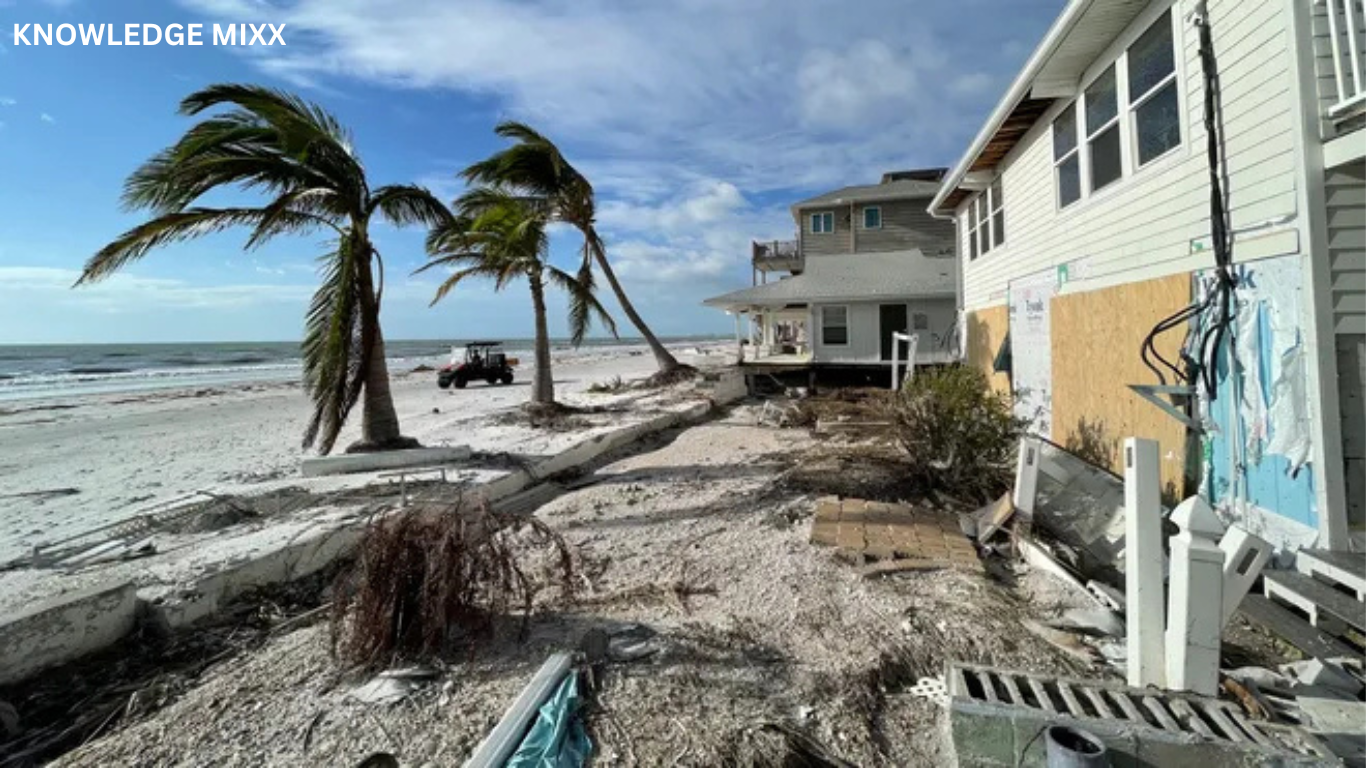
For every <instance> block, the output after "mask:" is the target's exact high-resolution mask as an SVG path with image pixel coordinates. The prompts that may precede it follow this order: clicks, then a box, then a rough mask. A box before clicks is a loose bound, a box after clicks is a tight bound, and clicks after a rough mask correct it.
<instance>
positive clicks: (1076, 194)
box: [1053, 105, 1081, 208]
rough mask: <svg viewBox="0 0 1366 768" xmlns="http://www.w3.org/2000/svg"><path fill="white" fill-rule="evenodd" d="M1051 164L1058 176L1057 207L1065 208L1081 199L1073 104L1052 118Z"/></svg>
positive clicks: (1075, 116)
mask: <svg viewBox="0 0 1366 768" xmlns="http://www.w3.org/2000/svg"><path fill="white" fill-rule="evenodd" d="M1053 166H1054V168H1055V171H1054V172H1055V173H1056V174H1057V177H1058V207H1059V208H1066V207H1067V206H1069V205H1071V204H1072V203H1075V202H1077V200H1079V199H1081V153H1080V152H1079V151H1078V149H1077V110H1076V109H1075V107H1074V106H1073V105H1068V107H1067V109H1064V110H1063V111H1062V114H1060V115H1058V116H1057V118H1056V119H1054V120H1053Z"/></svg>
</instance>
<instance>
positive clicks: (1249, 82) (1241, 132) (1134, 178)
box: [958, 0, 1298, 309]
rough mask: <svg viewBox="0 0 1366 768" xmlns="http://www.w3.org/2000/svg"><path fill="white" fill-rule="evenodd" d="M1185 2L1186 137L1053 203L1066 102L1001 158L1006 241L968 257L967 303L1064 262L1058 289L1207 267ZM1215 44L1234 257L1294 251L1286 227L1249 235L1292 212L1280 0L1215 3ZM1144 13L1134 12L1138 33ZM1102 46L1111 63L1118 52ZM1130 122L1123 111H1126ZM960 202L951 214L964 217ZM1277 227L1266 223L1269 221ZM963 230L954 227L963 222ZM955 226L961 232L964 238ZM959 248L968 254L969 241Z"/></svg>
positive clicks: (1199, 91) (1181, 40)
mask: <svg viewBox="0 0 1366 768" xmlns="http://www.w3.org/2000/svg"><path fill="white" fill-rule="evenodd" d="M1190 5H1191V2H1189V1H1188V0H1182V2H1179V3H1177V4H1176V5H1175V6H1174V7H1173V9H1172V14H1173V16H1174V17H1175V18H1176V19H1177V30H1178V32H1177V34H1178V37H1177V38H1176V45H1177V47H1178V49H1179V50H1180V51H1183V55H1180V56H1178V68H1179V69H1178V78H1180V82H1182V83H1183V98H1184V104H1183V107H1184V114H1185V116H1186V119H1185V124H1184V125H1183V137H1182V145H1181V147H1179V148H1178V149H1176V150H1175V151H1174V152H1173V153H1171V154H1169V155H1168V156H1166V157H1164V158H1162V159H1160V160H1158V161H1156V162H1154V163H1152V164H1150V166H1149V167H1146V168H1143V169H1140V170H1138V171H1134V170H1133V169H1127V174H1126V176H1125V177H1124V179H1123V180H1122V181H1121V182H1119V183H1117V184H1115V185H1114V186H1112V187H1111V188H1109V189H1106V190H1103V191H1101V192H1100V193H1098V194H1096V195H1094V196H1090V197H1085V198H1083V199H1082V200H1081V201H1079V202H1077V203H1074V204H1073V205H1071V206H1069V207H1068V208H1067V209H1066V210H1063V211H1058V210H1057V209H1056V205H1055V199H1056V196H1055V189H1054V181H1053V154H1052V133H1051V131H1050V125H1051V123H1052V119H1053V117H1054V116H1055V115H1056V114H1057V111H1058V110H1060V109H1061V108H1062V107H1063V106H1064V103H1063V100H1059V103H1058V104H1056V105H1054V107H1053V109H1052V110H1051V111H1050V112H1049V113H1048V114H1046V115H1045V116H1044V117H1043V119H1041V120H1040V121H1039V123H1038V124H1036V125H1035V126H1034V128H1033V129H1032V130H1031V131H1030V133H1029V134H1028V135H1026V137H1025V138H1024V139H1023V140H1022V142H1021V143H1020V145H1019V146H1017V147H1016V148H1015V150H1014V151H1013V152H1012V153H1011V154H1010V155H1009V156H1007V158H1006V160H1005V161H1004V162H1003V163H1002V168H1001V170H1002V172H1003V174H1004V178H1003V185H1004V196H1005V201H1006V206H1005V217H1006V233H1007V237H1006V242H1005V244H1004V245H1002V246H1000V247H998V248H996V249H994V250H992V251H991V252H990V253H987V254H985V255H983V256H979V257H978V258H977V259H976V260H975V261H971V262H969V261H968V260H967V259H966V258H965V259H964V265H965V266H964V304H965V306H966V307H967V308H968V309H976V308H980V307H984V306H990V305H997V304H1001V303H1003V302H1004V301H1005V296H1006V289H1007V287H1008V284H1009V282H1010V280H1012V279H1014V278H1018V277H1021V276H1024V275H1028V274H1031V273H1035V272H1039V271H1041V270H1045V269H1050V268H1056V267H1057V266H1058V265H1061V264H1068V265H1069V271H1070V276H1071V280H1072V282H1070V283H1069V284H1068V285H1066V286H1065V287H1064V288H1063V290H1064V292H1067V291H1073V290H1084V289H1086V288H1088V287H1102V286H1104V285H1110V284H1114V283H1116V282H1131V281H1139V280H1147V279H1151V278H1155V277H1161V276H1164V275H1169V274H1173V273H1178V272H1187V271H1191V270H1193V269H1197V268H1201V267H1207V266H1210V265H1211V264H1212V257H1211V255H1210V253H1209V252H1208V251H1206V252H1204V253H1192V246H1191V242H1192V241H1193V240H1197V239H1201V238H1206V239H1207V238H1208V236H1209V231H1210V226H1209V176H1208V173H1209V171H1208V165H1207V160H1206V155H1205V130H1204V125H1203V120H1202V113H1203V105H1204V101H1203V100H1204V88H1203V82H1202V76H1201V72H1200V60H1199V54H1198V39H1197V35H1196V34H1195V31H1194V30H1193V29H1191V28H1190V26H1189V25H1188V24H1186V23H1185V22H1184V18H1185V15H1186V13H1187V12H1188V10H1189V7H1188V6H1190ZM1209 6H1210V13H1211V21H1212V29H1213V32H1214V41H1215V48H1216V52H1217V55H1218V64H1219V70H1220V73H1221V79H1222V83H1221V84H1222V88H1223V123H1224V127H1225V135H1226V137H1227V138H1226V144H1225V147H1224V150H1225V152H1226V153H1227V158H1228V191H1229V203H1230V207H1231V213H1232V226H1233V229H1234V230H1235V232H1237V231H1239V230H1248V231H1246V232H1243V233H1241V234H1240V235H1239V242H1238V244H1236V245H1235V248H1234V258H1235V260H1246V259H1248V258H1250V257H1253V256H1254V255H1255V256H1267V255H1275V254H1277V253H1287V252H1297V251H1298V237H1297V236H1296V235H1295V234H1294V233H1289V232H1282V233H1281V234H1280V235H1277V236H1270V237H1265V236H1264V237H1261V238H1257V239H1252V238H1251V237H1250V236H1251V235H1252V234H1253V232H1252V231H1251V230H1253V229H1255V228H1257V227H1259V226H1261V225H1265V224H1267V223H1268V222H1275V221H1280V222H1284V221H1286V220H1287V218H1288V217H1293V216H1294V215H1295V214H1296V188H1295V174H1294V173H1293V171H1294V170H1295V169H1296V163H1297V159H1296V155H1295V137H1294V124H1295V120H1296V119H1297V118H1298V113H1297V106H1296V104H1295V103H1294V101H1293V98H1292V91H1291V79H1292V72H1291V69H1290V66H1291V59H1292V54H1293V52H1292V51H1291V50H1290V48H1289V45H1288V44H1289V33H1288V31H1287V25H1288V23H1289V18H1288V15H1287V5H1286V2H1285V0H1211V2H1210V3H1209ZM1150 21H1151V16H1145V17H1143V18H1140V19H1139V21H1138V22H1137V23H1136V25H1135V26H1134V28H1133V32H1135V33H1136V32H1141V31H1142V29H1143V28H1145V27H1146V25H1147V24H1148V23H1150ZM1119 50H1120V49H1119V48H1115V49H1113V50H1112V51H1110V52H1108V53H1107V54H1106V55H1105V57H1104V58H1103V59H1102V60H1101V62H1100V65H1101V66H1105V65H1108V63H1109V61H1110V60H1113V58H1114V55H1115V54H1117V53H1118V52H1119ZM1126 119H1128V118H1127V117H1126ZM964 211H965V207H963V208H960V209H959V211H958V213H959V216H960V218H961V216H962V215H963V213H964ZM1273 231H1274V230H1273ZM960 232H961V228H960ZM961 237H962V236H961V234H960V239H961ZM959 249H960V250H959V252H960V253H962V254H967V253H968V249H967V248H966V243H965V242H960V243H959Z"/></svg>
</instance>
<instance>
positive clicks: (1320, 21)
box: [1310, 0, 1366, 138]
mask: <svg viewBox="0 0 1366 768" xmlns="http://www.w3.org/2000/svg"><path fill="white" fill-rule="evenodd" d="M1310 2H1312V3H1313V31H1314V54H1315V60H1316V61H1317V63H1318V64H1317V65H1318V76H1319V100H1320V102H1321V103H1324V104H1325V105H1326V114H1325V117H1326V118H1327V120H1328V123H1329V126H1326V127H1330V130H1328V131H1326V136H1325V138H1327V137H1329V136H1332V135H1334V134H1341V133H1346V132H1348V131H1351V130H1354V129H1356V128H1360V127H1361V124H1360V122H1359V121H1353V119H1354V118H1359V117H1361V116H1362V115H1363V114H1366V11H1364V10H1363V8H1362V3H1361V0H1310ZM1348 121H1353V122H1352V123H1351V124H1345V123H1347V122H1348Z"/></svg>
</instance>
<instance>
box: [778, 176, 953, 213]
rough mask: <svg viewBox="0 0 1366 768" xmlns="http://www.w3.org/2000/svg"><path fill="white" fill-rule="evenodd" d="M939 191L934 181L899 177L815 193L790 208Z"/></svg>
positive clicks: (798, 208) (922, 195)
mask: <svg viewBox="0 0 1366 768" xmlns="http://www.w3.org/2000/svg"><path fill="white" fill-rule="evenodd" d="M938 191H939V183H938V182H934V181H920V180H918V179H901V180H898V181H889V182H886V183H885V184H862V185H858V186H853V187H843V188H841V189H837V190H835V191H834V192H826V193H825V194H823V195H817V196H815V197H813V198H811V199H809V200H802V201H800V202H797V203H794V204H793V205H792V210H794V211H799V210H801V209H803V208H812V207H816V206H821V205H848V204H850V203H863V202H872V201H876V200H904V199H906V198H915V197H924V198H930V197H934V193H936V192H938Z"/></svg>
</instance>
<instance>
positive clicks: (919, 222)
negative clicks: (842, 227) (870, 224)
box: [854, 198, 953, 256]
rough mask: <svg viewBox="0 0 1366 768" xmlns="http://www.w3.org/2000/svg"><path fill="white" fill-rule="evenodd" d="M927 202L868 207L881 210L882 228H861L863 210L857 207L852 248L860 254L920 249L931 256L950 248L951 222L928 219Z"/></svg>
mask: <svg viewBox="0 0 1366 768" xmlns="http://www.w3.org/2000/svg"><path fill="white" fill-rule="evenodd" d="M929 203H930V201H929V199H928V198H927V199H923V200H888V201H886V202H881V203H870V204H869V205H872V206H877V207H880V208H882V228H881V229H864V228H863V209H864V208H865V207H867V206H863V205H860V206H857V208H856V213H855V223H856V224H857V226H858V233H857V235H858V236H857V238H856V240H855V244H854V248H855V250H856V251H859V252H871V251H901V250H906V249H908V248H919V249H920V250H921V251H922V252H923V253H925V254H927V255H931V256H933V255H934V254H936V253H939V252H940V251H943V250H946V249H952V248H953V223H952V222H949V221H944V220H942V219H936V218H934V217H932V216H930V214H929V212H928V211H927V210H926V208H928V207H929Z"/></svg>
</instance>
